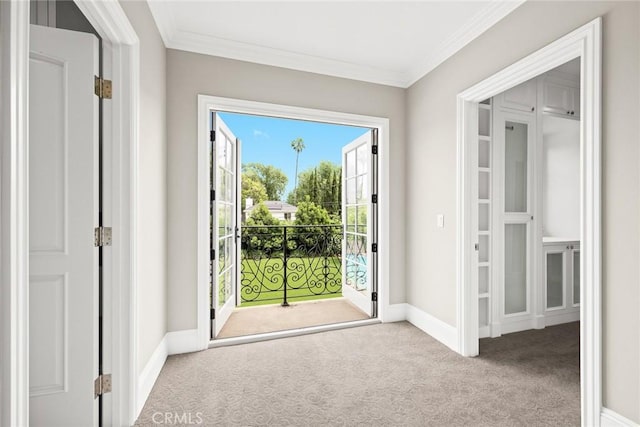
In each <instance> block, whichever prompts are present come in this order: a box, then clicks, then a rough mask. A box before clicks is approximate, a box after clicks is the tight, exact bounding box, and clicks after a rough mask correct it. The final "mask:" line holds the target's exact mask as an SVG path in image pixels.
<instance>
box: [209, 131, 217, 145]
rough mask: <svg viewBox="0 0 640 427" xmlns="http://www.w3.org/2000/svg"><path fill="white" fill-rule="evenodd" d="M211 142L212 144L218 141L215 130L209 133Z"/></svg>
mask: <svg viewBox="0 0 640 427" xmlns="http://www.w3.org/2000/svg"><path fill="white" fill-rule="evenodd" d="M209 141H211V142H215V141H216V131H215V130H211V131H209Z"/></svg>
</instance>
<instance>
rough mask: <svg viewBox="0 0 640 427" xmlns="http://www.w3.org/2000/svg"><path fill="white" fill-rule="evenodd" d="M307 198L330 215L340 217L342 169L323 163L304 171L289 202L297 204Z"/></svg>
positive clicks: (326, 162)
mask: <svg viewBox="0 0 640 427" xmlns="http://www.w3.org/2000/svg"><path fill="white" fill-rule="evenodd" d="M307 196H309V200H310V201H312V202H314V203H315V204H316V205H319V206H321V207H323V208H324V209H325V210H326V211H327V212H328V213H329V214H330V215H332V216H334V217H339V216H340V213H341V206H342V203H341V201H342V200H341V197H342V168H341V167H340V166H338V165H336V164H334V163H331V162H328V161H322V162H320V163H319V164H318V165H317V166H316V167H314V168H311V169H307V170H305V171H302V172H301V173H300V177H299V181H298V186H297V187H296V188H295V189H294V191H292V192H291V193H290V194H289V195H288V197H287V201H288V202H289V203H291V204H295V202H296V201H297V200H306V197H307Z"/></svg>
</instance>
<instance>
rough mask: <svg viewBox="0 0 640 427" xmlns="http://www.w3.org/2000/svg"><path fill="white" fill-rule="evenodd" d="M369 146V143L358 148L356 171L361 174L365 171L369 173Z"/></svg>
mask: <svg viewBox="0 0 640 427" xmlns="http://www.w3.org/2000/svg"><path fill="white" fill-rule="evenodd" d="M368 147H369V146H368V145H367V144H363V145H361V146H359V147H358V149H357V156H356V158H357V169H356V173H357V174H358V175H361V174H363V173H367V162H368V161H369V151H368V150H367V148H368Z"/></svg>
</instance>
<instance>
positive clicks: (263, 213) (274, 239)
mask: <svg viewBox="0 0 640 427" xmlns="http://www.w3.org/2000/svg"><path fill="white" fill-rule="evenodd" d="M246 225H248V226H249V227H245V228H244V231H243V233H244V236H243V242H242V243H243V246H244V249H245V250H246V251H247V252H248V253H249V255H250V256H251V253H264V254H272V253H274V252H280V251H282V248H283V246H282V243H283V236H282V228H280V227H275V228H274V227H266V226H273V225H280V221H279V220H278V219H277V218H275V217H274V216H273V215H271V212H269V209H268V208H267V206H265V204H264V203H258V204H257V205H256V206H255V208H254V209H253V211H252V212H251V215H250V216H249V218H247V224H246Z"/></svg>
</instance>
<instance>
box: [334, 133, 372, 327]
mask: <svg viewBox="0 0 640 427" xmlns="http://www.w3.org/2000/svg"><path fill="white" fill-rule="evenodd" d="M372 133H373V132H372V131H370V132H367V133H365V134H364V135H362V136H360V137H358V138H356V139H355V140H354V141H353V142H351V143H349V144H348V145H346V146H344V147H343V148H342V223H343V226H344V236H343V243H342V247H343V250H342V294H343V296H344V297H346V298H347V299H348V300H349V301H351V302H352V303H353V304H354V305H355V306H356V307H358V308H359V309H360V310H362V311H363V312H365V313H367V315H369V316H371V315H372V314H373V304H372V297H371V292H372V289H371V283H372V278H373V276H372V272H373V269H372V264H373V255H372V253H371V243H372V242H373V239H372V233H373V226H372V225H373V216H372V214H373V212H372V208H371V189H372V188H373V181H372V179H373V178H372V176H373V174H372V171H371V164H372V159H371V145H372V140H373V135H372Z"/></svg>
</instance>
